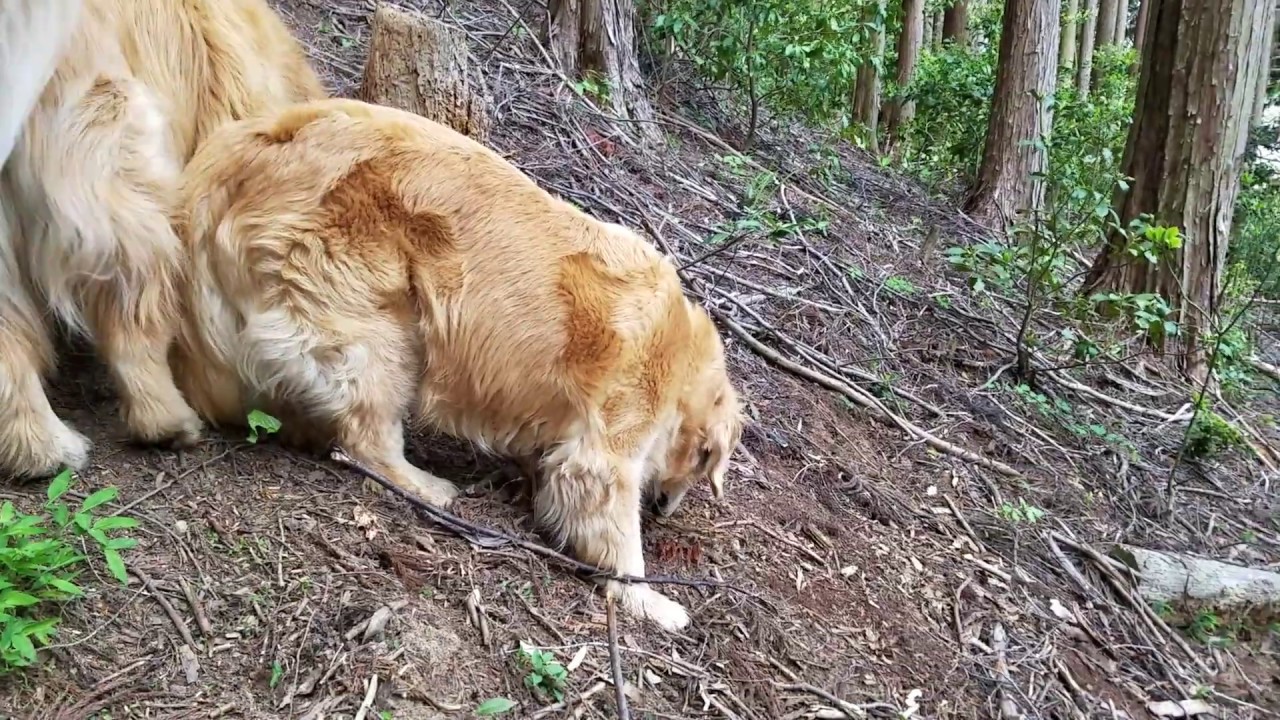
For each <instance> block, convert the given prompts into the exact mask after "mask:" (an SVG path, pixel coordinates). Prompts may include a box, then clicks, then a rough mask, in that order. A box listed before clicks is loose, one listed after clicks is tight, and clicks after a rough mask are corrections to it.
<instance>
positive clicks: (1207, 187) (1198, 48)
mask: <svg viewBox="0 0 1280 720" xmlns="http://www.w3.org/2000/svg"><path fill="white" fill-rule="evenodd" d="M1148 2H1149V3H1150V4H1151V8H1150V13H1151V14H1150V17H1149V19H1148V23H1149V25H1148V28H1147V32H1148V33H1149V35H1150V36H1149V37H1148V38H1147V39H1146V42H1145V45H1144V50H1145V51H1146V53H1147V55H1146V57H1144V58H1143V59H1142V70H1141V72H1140V73H1139V76H1138V89H1137V104H1136V107H1135V109H1134V121H1133V124H1132V125H1131V126H1130V127H1129V140H1128V143H1127V144H1126V146H1125V153H1124V162H1123V170H1124V174H1125V175H1128V176H1129V177H1132V178H1133V183H1132V185H1131V186H1130V188H1129V191H1128V192H1127V193H1118V194H1117V197H1116V207H1115V210H1116V214H1117V215H1119V218H1120V225H1121V226H1126V225H1127V224H1128V223H1129V221H1130V220H1132V219H1134V218H1136V217H1138V216H1140V215H1143V214H1149V215H1151V216H1152V218H1153V221H1154V222H1155V223H1157V224H1160V225H1165V226H1170V227H1177V228H1179V229H1180V230H1181V231H1182V234H1183V242H1182V246H1181V247H1180V248H1179V249H1177V250H1176V251H1173V252H1172V255H1171V257H1168V258H1164V259H1162V260H1161V262H1159V263H1158V264H1152V263H1148V262H1145V261H1142V260H1141V258H1139V259H1137V260H1135V259H1134V258H1133V257H1131V256H1129V255H1128V253H1126V252H1125V251H1124V250H1125V248H1124V245H1125V242H1126V240H1125V238H1124V236H1122V235H1120V234H1119V233H1113V234H1112V237H1111V238H1110V242H1109V243H1108V247H1107V248H1105V249H1104V250H1103V251H1102V252H1100V253H1099V254H1098V257H1097V259H1096V260H1095V261H1094V264H1093V267H1092V268H1091V269H1090V271H1089V274H1088V276H1087V277H1086V279H1085V292H1086V293H1092V292H1093V291H1095V290H1098V289H1108V290H1115V291H1118V292H1135V293H1157V294H1159V295H1160V296H1161V297H1163V298H1164V299H1165V300H1166V301H1168V303H1169V305H1170V307H1171V308H1173V311H1174V314H1175V319H1176V321H1177V322H1178V323H1179V324H1180V327H1181V331H1182V332H1181V333H1180V338H1181V342H1182V350H1183V353H1181V354H1180V364H1181V365H1182V368H1183V370H1184V371H1185V372H1186V373H1187V374H1188V375H1189V376H1190V377H1192V378H1195V379H1198V380H1202V379H1203V378H1204V376H1205V373H1206V372H1207V369H1208V368H1207V359H1208V358H1207V356H1206V353H1205V352H1204V349H1203V348H1202V347H1201V346H1200V340H1201V337H1202V336H1203V335H1204V334H1205V333H1206V332H1208V331H1209V330H1210V329H1211V328H1212V320H1213V318H1214V317H1215V316H1216V314H1217V313H1218V311H1219V308H1220V295H1221V290H1222V270H1223V264H1224V262H1225V260H1226V257H1227V241H1228V238H1229V237H1230V233H1231V221H1232V215H1233V213H1234V211H1235V204H1236V203H1235V200H1236V195H1237V193H1238V191H1239V187H1240V172H1241V169H1242V168H1241V163H1242V161H1243V157H1244V150H1245V143H1246V140H1247V131H1248V124H1249V119H1250V114H1251V112H1252V110H1253V105H1254V99H1255V97H1256V89H1257V83H1258V82H1259V79H1260V77H1261V76H1262V75H1263V74H1264V73H1265V72H1266V65H1267V63H1266V56H1267V49H1268V48H1269V47H1270V46H1271V42H1270V38H1264V37H1262V36H1263V34H1264V33H1265V32H1266V28H1267V24H1268V22H1267V16H1268V13H1270V12H1271V9H1270V8H1269V7H1268V6H1267V4H1268V3H1270V2H1272V0H1237V1H1236V2H1234V3H1232V4H1229V5H1224V4H1222V3H1219V2H1216V1H1215V0H1148ZM1188 68H1198V70H1196V71H1192V72H1188V70H1187V69H1188Z"/></svg>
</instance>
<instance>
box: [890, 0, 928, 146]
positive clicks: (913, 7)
mask: <svg viewBox="0 0 1280 720" xmlns="http://www.w3.org/2000/svg"><path fill="white" fill-rule="evenodd" d="M923 40H924V0H902V32H900V33H899V34H898V76H897V77H896V78H895V82H896V83H897V85H898V97H896V98H894V99H893V101H892V102H890V103H889V107H888V111H887V113H886V121H885V136H886V137H887V138H888V141H889V144H890V145H892V144H893V142H894V141H895V140H896V139H897V136H898V130H899V129H900V128H901V127H902V126H903V125H905V124H907V123H909V122H911V118H912V116H913V115H914V114H915V103H913V102H911V101H909V100H905V99H903V98H902V93H903V92H904V91H905V90H906V88H907V86H908V85H910V84H911V78H912V77H913V76H914V75H915V72H916V62H917V61H918V60H919V59H920V46H921V44H922V42H923Z"/></svg>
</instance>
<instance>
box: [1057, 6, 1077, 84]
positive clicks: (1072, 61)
mask: <svg viewBox="0 0 1280 720" xmlns="http://www.w3.org/2000/svg"><path fill="white" fill-rule="evenodd" d="M1079 14H1080V0H1067V14H1066V15H1065V16H1063V18H1062V43H1061V45H1059V47H1058V67H1059V68H1060V69H1062V70H1070V69H1071V68H1073V67H1075V66H1076V53H1077V52H1078V51H1077V50H1076V36H1077V35H1078V34H1079V29H1080V18H1078V17H1076V16H1077V15H1079Z"/></svg>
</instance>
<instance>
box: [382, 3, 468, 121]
mask: <svg viewBox="0 0 1280 720" xmlns="http://www.w3.org/2000/svg"><path fill="white" fill-rule="evenodd" d="M360 99H361V100H364V101H366V102H371V103H374V104H377V105H386V106H388V107H394V108H399V109H400V110H407V111H409V112H412V113H417V114H418V115H421V116H423V117H426V118H430V119H432V120H435V121H436V122H438V123H442V124H444V125H448V126H449V127H451V128H453V129H454V130H457V131H458V132H460V133H463V134H466V135H470V136H471V137H473V138H475V139H476V140H479V141H480V142H485V141H487V140H488V138H489V103H488V101H487V99H486V98H485V92H484V88H483V87H482V86H481V82H480V78H479V77H478V76H477V75H476V74H475V73H473V72H472V71H471V58H470V56H469V55H468V53H467V36H466V33H464V32H462V31H461V30H459V29H457V28H455V27H452V26H449V25H445V24H444V23H442V22H439V21H436V20H433V19H432V18H429V17H427V16H425V15H423V14H421V13H417V12H412V11H405V10H400V9H398V8H395V7H392V6H390V5H379V6H378V8H377V10H375V11H374V13H373V22H372V30H371V35H370V40H369V56H368V59H366V60H365V65H364V80H363V83H362V84H361V86H360Z"/></svg>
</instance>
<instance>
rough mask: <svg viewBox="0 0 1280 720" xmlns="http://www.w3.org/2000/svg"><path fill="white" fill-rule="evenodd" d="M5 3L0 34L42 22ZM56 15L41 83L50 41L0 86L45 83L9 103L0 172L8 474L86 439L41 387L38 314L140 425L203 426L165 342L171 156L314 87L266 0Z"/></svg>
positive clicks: (178, 432) (173, 433)
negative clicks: (72, 339)
mask: <svg viewBox="0 0 1280 720" xmlns="http://www.w3.org/2000/svg"><path fill="white" fill-rule="evenodd" d="M41 2H44V3H46V4H48V6H47V7H45V8H44V9H43V10H40V12H41V13H46V14H45V15H42V16H41V17H43V18H44V19H45V20H47V21H49V22H59V20H57V19H56V18H54V17H53V14H52V13H53V11H54V10H55V9H56V8H55V7H54V5H58V6H61V7H62V9H63V10H66V9H68V8H67V4H66V3H65V2H64V0H56V2H55V3H49V0H41ZM19 4H21V5H26V4H28V0H22V2H21V3H19ZM36 7H37V4H31V8H36ZM5 8H6V9H5V13H4V15H3V16H2V17H3V18H4V22H5V23H6V24H5V26H4V33H6V35H10V34H15V33H18V32H20V31H21V29H22V27H24V23H25V24H26V26H29V25H30V24H31V23H34V22H37V19H36V17H35V16H34V15H33V16H30V17H28V16H24V15H23V14H22V12H21V11H20V9H16V8H15V7H11V6H10V0H6V5H5ZM71 9H74V8H71ZM60 21H62V22H66V23H68V24H70V23H74V25H73V26H71V27H69V28H64V30H65V31H66V32H67V33H68V34H69V35H70V41H69V42H67V43H66V45H65V48H64V50H63V51H62V52H61V53H60V55H58V57H57V58H56V60H57V64H56V69H54V70H53V74H52V77H51V78H50V79H49V80H48V82H47V83H46V82H43V81H42V80H41V79H40V75H39V73H40V72H42V70H41V68H42V67H46V68H47V67H52V65H53V60H54V57H53V56H52V55H51V56H50V57H48V58H45V60H40V59H39V57H36V56H31V57H30V58H28V61H29V64H27V65H25V66H23V65H19V66H16V67H13V66H11V67H6V68H5V72H6V73H8V75H7V76H6V77H9V76H14V75H16V80H13V79H9V80H5V82H6V83H8V82H14V81H21V82H25V83H26V84H27V85H29V86H31V87H33V88H35V89H34V90H32V92H39V93H40V96H39V99H38V100H36V101H35V104H34V106H33V107H30V108H29V110H27V111H20V110H16V109H15V107H14V106H9V107H8V108H6V111H12V112H15V113H18V114H19V117H18V119H19V121H20V122H23V123H25V124H24V127H23V129H22V132H21V134H20V136H19V138H18V140H17V142H16V144H15V146H14V148H13V151H12V154H11V155H10V157H9V158H8V162H7V164H6V166H5V168H4V174H3V177H0V407H3V408H4V415H3V417H0V473H8V474H13V475H17V476H42V475H48V474H51V473H53V472H56V471H57V470H58V469H59V468H60V467H61V466H70V467H72V468H80V467H82V466H83V465H84V464H85V462H86V460H87V457H88V453H89V450H90V445H89V442H88V440H87V439H86V438H84V437H83V436H82V435H81V434H80V433H78V432H76V431H75V430H73V429H72V428H70V427H68V426H67V425H66V423H64V422H63V421H62V420H61V419H60V418H59V417H58V416H57V415H56V414H55V413H54V411H53V409H52V408H51V407H50V405H49V401H48V399H47V398H46V395H45V391H44V388H43V385H42V377H43V375H45V373H46V372H47V371H48V370H50V369H51V366H52V364H53V352H52V345H53V343H52V339H51V332H50V327H49V324H48V323H49V320H50V319H53V320H56V321H59V322H61V323H62V324H63V325H64V326H66V327H68V328H69V329H71V330H73V331H77V332H80V333H82V334H84V335H87V336H88V337H90V338H91V339H92V340H93V341H94V344H95V345H96V347H97V349H98V351H99V352H100V353H101V354H102V355H103V358H104V360H105V361H106V363H107V365H108V366H109V369H110V371H111V375H112V379H113V380H114V382H115V384H116V386H117V388H118V390H119V393H120V395H121V401H122V414H123V415H124V418H125V421H126V423H127V425H128V428H129V430H130V433H131V434H132V435H133V436H134V437H135V438H136V439H138V440H140V441H144V442H150V443H160V442H172V443H174V444H178V445H186V444H190V443H193V442H195V441H196V440H197V439H198V437H199V434H200V430H201V423H200V421H199V418H198V416H197V415H196V414H195V412H194V411H192V409H191V408H190V406H189V405H188V404H187V403H186V402H185V400H184V399H183V397H182V395H181V394H180V393H179V391H178V389H177V387H176V386H175V384H174V381H173V376H172V374H171V371H170V368H169V365H168V357H167V356H168V350H169V347H170V346H171V345H172V342H173V339H174V336H175V334H176V331H177V327H176V324H177V319H178V313H177V311H176V307H177V306H178V296H177V294H176V292H177V286H178V277H179V275H180V273H181V270H182V258H183V253H182V247H181V243H180V242H179V240H178V237H177V235H176V234H175V233H174V230H173V228H172V226H171V219H172V215H173V213H174V211H175V202H176V198H177V185H178V180H179V176H180V173H181V169H182V167H183V166H184V165H185V164H186V160H187V159H188V158H190V156H191V154H192V153H193V152H194V151H195V147H196V145H197V144H198V143H199V142H200V141H201V140H202V139H203V138H204V137H205V136H206V135H208V134H209V133H210V132H211V131H212V130H214V129H215V128H217V127H218V126H220V125H222V124H223V123H225V122H228V121H231V120H237V119H241V118H246V117H250V116H253V115H256V114H259V113H263V112H267V111H269V110H271V109H272V108H275V107H278V106H283V105H286V104H289V103H293V102H298V101H302V100H309V99H315V98H320V97H324V95H325V91H324V87H323V85H322V84H321V83H320V80H319V78H318V77H317V76H316V75H315V73H314V72H313V71H312V69H311V68H310V67H309V66H308V64H307V61H306V57H305V55H304V54H303V52H302V49H301V47H300V46H299V45H298V43H297V42H296V41H295V40H294V38H293V37H292V36H291V35H290V34H289V31H288V30H287V29H286V28H285V27H284V25H283V23H282V22H281V21H280V19H279V18H278V17H277V16H276V15H275V13H274V12H273V11H272V10H271V9H270V8H269V7H268V6H267V5H266V3H265V2H264V0H85V2H84V3H83V7H82V8H81V9H80V12H79V13H78V15H74V14H68V15H63V16H61V20H60ZM58 32H61V31H60V30H59V29H58V28H55V27H52V26H50V27H48V28H46V29H45V34H46V35H47V37H46V39H50V37H48V36H52V35H57V34H58ZM11 51H12V52H14V53H17V52H26V51H23V50H21V49H20V48H17V46H13V48H10V47H9V46H6V48H5V49H4V51H3V52H0V61H4V62H12V57H11ZM46 51H48V49H47V48H46ZM41 62H46V65H45V66H42V65H40V63H41ZM41 87H42V88H43V89H42V90H41V89H40V88H41ZM7 90H8V88H6V91H7ZM5 102H6V103H7V102H9V98H6V100H5ZM23 112H25V117H22V115H21V113H23ZM0 130H3V128H0Z"/></svg>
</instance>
